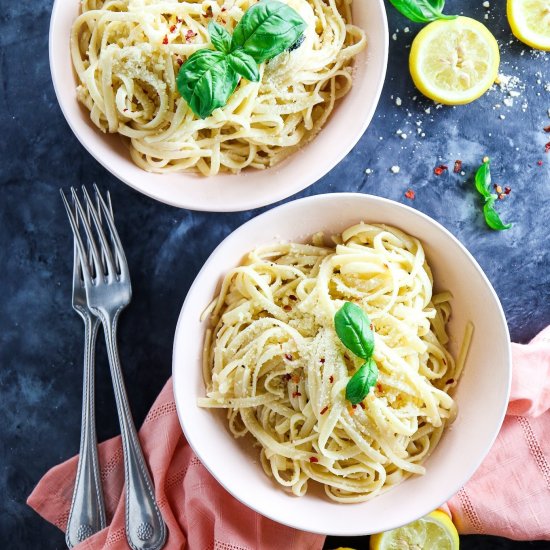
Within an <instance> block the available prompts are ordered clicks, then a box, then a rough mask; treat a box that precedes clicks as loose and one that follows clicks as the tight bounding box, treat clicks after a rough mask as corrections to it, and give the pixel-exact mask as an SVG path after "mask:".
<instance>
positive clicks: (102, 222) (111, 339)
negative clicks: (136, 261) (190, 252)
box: [61, 185, 166, 550]
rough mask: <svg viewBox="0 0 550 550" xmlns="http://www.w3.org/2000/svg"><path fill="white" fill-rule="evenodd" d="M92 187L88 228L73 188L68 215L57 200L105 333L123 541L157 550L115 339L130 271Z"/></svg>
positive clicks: (158, 535)
mask: <svg viewBox="0 0 550 550" xmlns="http://www.w3.org/2000/svg"><path fill="white" fill-rule="evenodd" d="M94 189H95V192H96V197H97V199H98V207H97V210H96V208H95V207H94V204H93V201H92V199H91V198H90V195H89V194H88V191H87V190H86V188H84V187H83V188H82V190H83V195H84V201H85V203H86V207H87V209H88V211H89V213H90V218H91V221H92V224H90V223H89V222H88V219H87V215H86V213H85V211H84V208H83V207H82V204H81V202H80V200H79V198H78V195H77V193H76V191H75V190H74V188H71V194H72V197H73V201H74V205H75V210H74V212H73V210H72V208H71V207H70V205H69V203H68V202H67V199H66V198H65V194H64V193H63V191H61V196H62V197H63V202H64V204H65V208H66V210H67V214H68V216H69V222H70V224H71V229H72V231H73V234H74V237H75V241H76V244H77V247H78V252H79V255H80V262H81V266H82V275H83V279H84V287H85V289H86V301H87V303H88V307H89V308H90V309H91V311H92V312H93V313H94V314H95V315H97V316H98V317H99V319H100V320H101V323H102V325H103V330H104V332H105V342H106V344H107V353H108V356H109V364H110V366H111V376H112V379H113V386H114V390H115V398H116V404H117V411H118V417H119V422H120V431H121V435H122V448H123V453H124V478H125V502H126V538H127V540H128V544H129V545H130V547H131V548H132V549H133V550H159V549H160V548H162V547H163V546H164V543H165V540H166V526H165V524H164V521H163V519H162V516H161V514H160V510H159V508H158V505H157V502H156V500H155V494H154V488H153V483H152V481H151V476H150V474H149V471H148V469H147V465H146V463H145V459H144V457H143V451H142V450H141V446H140V443H139V439H138V436H137V432H136V428H135V426H134V422H133V420H132V415H131V413H130V407H129V404H128V396H127V394H126V388H125V386H124V380H123V376H122V370H121V367H120V360H119V355H118V348H117V339H116V329H117V321H118V317H119V315H120V312H121V311H122V310H123V309H124V308H125V307H126V306H127V305H128V304H129V302H130V299H131V297H132V287H131V284H130V273H129V270H128V264H127V262H126V256H125V255H124V250H123V248H122V244H121V242H120V238H119V236H118V233H117V230H116V227H115V224H114V221H113V217H112V215H111V213H110V211H109V209H108V207H107V205H106V204H105V201H104V200H103V197H102V196H101V194H100V193H99V190H98V188H97V186H96V185H94ZM100 212H101V214H102V215H101V216H100ZM77 219H78V220H79V222H80V224H78V223H77ZM79 225H80V226H81V227H82V228H83V229H84V233H85V236H86V240H87V242H88V244H89V247H90V256H89V257H88V255H87V254H86V247H85V246H84V242H83V240H82V237H81V235H80V231H79ZM92 225H93V229H94V230H95V235H94V230H92ZM105 226H106V227H105ZM106 231H107V232H106ZM107 233H108V234H109V237H110V238H108V237H107ZM97 241H99V242H97Z"/></svg>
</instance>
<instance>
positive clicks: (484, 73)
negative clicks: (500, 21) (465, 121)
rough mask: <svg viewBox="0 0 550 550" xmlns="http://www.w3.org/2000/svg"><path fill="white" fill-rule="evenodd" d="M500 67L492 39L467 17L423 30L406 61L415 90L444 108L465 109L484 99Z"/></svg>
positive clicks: (437, 23) (498, 54)
mask: <svg viewBox="0 0 550 550" xmlns="http://www.w3.org/2000/svg"><path fill="white" fill-rule="evenodd" d="M499 64H500V53H499V50H498V44H497V41H496V39H495V37H494V36H493V35H492V34H491V32H490V31H489V29H488V28H487V27H486V26H485V25H483V24H482V23H480V22H479V21H476V20H475V19H471V18H469V17H457V18H456V19H451V20H439V21H434V22H433V23H430V24H429V25H427V26H426V27H424V28H423V29H422V30H421V31H420V32H419V33H418V35H417V36H416V38H415V39H414V41H413V44H412V48H411V55H410V58H409V68H410V71H411V76H412V78H413V81H414V83H415V85H416V87H417V88H418V89H419V90H420V91H421V92H422V93H423V94H424V95H425V96H427V97H429V98H430V99H433V100H434V101H437V102H439V103H444V104H445V105H464V104H465V103H470V102H472V101H474V100H475V99H477V98H478V97H480V96H481V95H483V94H484V93H485V92H486V91H487V90H488V89H489V88H490V87H491V86H492V85H493V83H494V81H495V79H496V77H497V75H498V67H499Z"/></svg>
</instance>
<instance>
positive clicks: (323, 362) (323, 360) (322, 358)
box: [319, 357, 325, 365]
mask: <svg viewBox="0 0 550 550" xmlns="http://www.w3.org/2000/svg"><path fill="white" fill-rule="evenodd" d="M319 361H320V362H321V363H322V364H323V365H324V364H325V358H324V357H321V359H319Z"/></svg>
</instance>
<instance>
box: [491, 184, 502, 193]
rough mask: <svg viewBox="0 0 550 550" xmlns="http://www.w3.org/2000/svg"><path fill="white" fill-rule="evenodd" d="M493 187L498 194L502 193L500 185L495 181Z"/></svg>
mask: <svg viewBox="0 0 550 550" xmlns="http://www.w3.org/2000/svg"><path fill="white" fill-rule="evenodd" d="M493 187H494V188H495V191H496V192H497V193H498V194H499V195H500V194H501V193H502V187H501V186H500V185H498V184H497V183H495V184H494V185H493Z"/></svg>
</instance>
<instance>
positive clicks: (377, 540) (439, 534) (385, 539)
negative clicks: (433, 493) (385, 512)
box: [370, 510, 460, 550]
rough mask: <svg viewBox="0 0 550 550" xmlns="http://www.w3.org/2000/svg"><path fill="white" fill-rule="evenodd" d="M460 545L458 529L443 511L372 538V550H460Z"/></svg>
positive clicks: (437, 511)
mask: <svg viewBox="0 0 550 550" xmlns="http://www.w3.org/2000/svg"><path fill="white" fill-rule="evenodd" d="M459 545H460V543H459V540H458V533H457V531H456V527H455V526H454V525H453V522H452V521H451V518H449V516H448V515H447V514H446V513H445V512H442V511H441V510H436V511H435V512H432V513H431V514H428V515H427V516H424V517H423V518H420V519H418V520H416V521H413V522H412V523H409V524H408V525H404V526H403V527H399V528H398V529H393V530H392V531H386V532H385V533H380V534H378V535H372V536H371V538H370V550H402V549H404V548H408V549H410V550H428V549H429V550H435V549H437V550H458V548H459Z"/></svg>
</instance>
